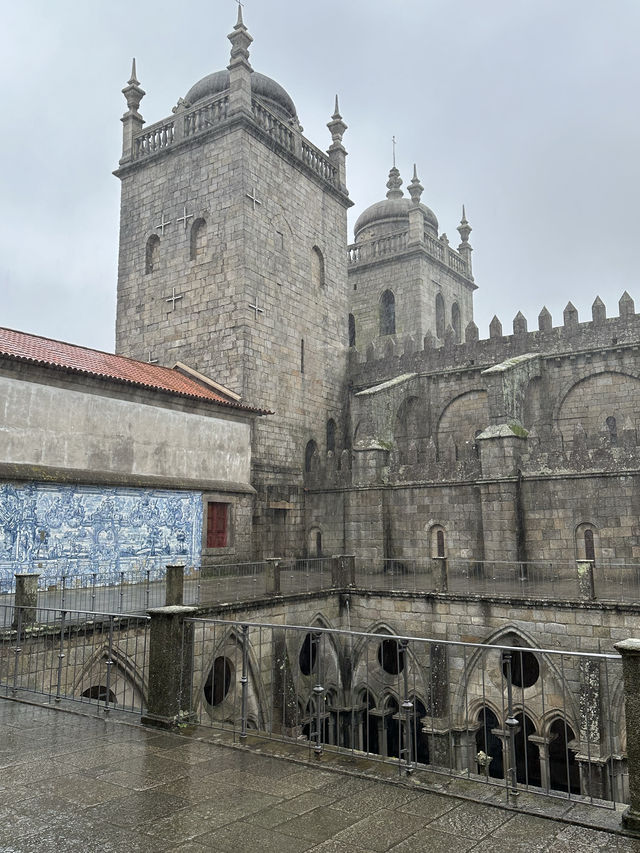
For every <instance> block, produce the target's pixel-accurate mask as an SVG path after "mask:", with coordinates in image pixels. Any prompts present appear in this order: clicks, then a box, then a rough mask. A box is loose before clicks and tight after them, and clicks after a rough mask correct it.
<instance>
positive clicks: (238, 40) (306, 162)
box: [115, 7, 351, 556]
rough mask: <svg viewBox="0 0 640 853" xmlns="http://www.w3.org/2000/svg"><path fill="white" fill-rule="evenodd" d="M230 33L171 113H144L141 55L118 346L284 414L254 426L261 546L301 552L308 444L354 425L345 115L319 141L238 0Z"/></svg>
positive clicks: (126, 121) (131, 87)
mask: <svg viewBox="0 0 640 853" xmlns="http://www.w3.org/2000/svg"><path fill="white" fill-rule="evenodd" d="M228 38H229V41H230V42H231V57H230V62H229V65H228V67H227V68H226V69H224V70H222V71H218V72H215V73H213V74H209V75H208V76H206V77H204V78H203V79H202V80H200V81H199V82H197V83H196V84H195V85H194V86H192V88H191V89H190V90H189V92H187V94H186V95H185V97H184V98H180V99H179V101H178V103H177V105H176V106H175V107H174V108H173V111H172V115H171V116H170V117H169V118H166V119H163V120H161V121H159V122H156V123H155V124H151V125H145V124H144V120H143V118H142V116H141V115H140V113H139V112H138V110H139V106H140V102H141V100H142V98H143V96H144V94H145V93H144V91H143V90H142V89H141V88H140V84H139V82H138V80H137V77H136V70H135V64H134V68H133V71H132V76H131V79H130V80H129V82H128V84H127V86H126V87H125V88H124V89H123V94H124V95H125V98H126V100H127V106H128V110H127V112H126V113H125V114H124V116H123V117H122V122H123V152H122V159H121V160H120V164H119V168H118V169H117V171H116V172H115V174H116V175H117V177H118V178H120V181H121V183H122V200H121V217H120V254H119V270H118V305H117V321H116V349H117V352H118V353H121V354H124V355H128V356H132V357H134V358H138V359H141V360H143V361H147V360H149V361H153V362H155V361H157V362H159V363H160V364H164V365H168V366H173V365H174V364H175V363H176V362H177V361H180V362H182V363H185V364H187V365H189V366H190V367H192V368H194V369H196V370H198V371H199V372H200V373H202V374H205V375H206V376H208V377H211V378H213V379H215V380H216V381H218V382H220V383H222V384H224V385H225V386H226V387H228V388H229V389H231V391H233V392H235V393H236V394H238V395H240V397H241V399H242V400H243V401H244V402H246V403H249V404H252V405H256V406H259V407H261V408H264V409H269V410H271V411H272V412H273V413H274V414H272V415H271V416H269V417H266V418H260V419H259V422H258V423H256V426H255V435H254V477H253V482H254V486H255V488H256V490H257V492H258V499H257V503H256V509H255V513H254V532H255V543H256V552H257V555H258V556H260V555H268V554H270V553H273V552H274V551H277V552H278V555H280V554H292V553H296V554H299V553H302V552H303V551H304V542H303V541H302V540H301V530H302V515H303V505H302V500H303V490H302V480H303V473H304V466H305V449H306V448H308V446H311V445H310V442H315V446H316V447H317V449H318V452H322V451H323V450H326V448H324V446H323V445H324V441H325V430H326V424H327V422H328V420H329V419H333V420H334V421H335V422H336V423H337V425H338V435H341V434H342V433H343V432H344V430H343V429H341V427H342V426H343V424H342V417H343V414H342V400H343V388H344V382H345V369H346V352H347V344H348V330H347V315H348V307H347V263H346V243H347V224H346V211H347V209H348V207H349V206H350V205H351V201H350V200H349V197H348V193H347V189H346V186H345V180H346V177H345V175H346V173H345V158H346V151H345V149H344V147H343V145H342V136H343V134H344V131H345V129H346V125H345V124H344V122H343V121H342V117H341V116H340V114H339V112H338V108H337V100H336V109H335V112H334V115H333V117H332V120H331V121H330V122H329V125H328V127H329V129H330V131H331V137H332V142H331V145H330V147H329V150H328V152H327V153H324V152H323V151H321V150H320V149H319V148H316V147H315V146H314V145H313V144H312V143H311V142H309V141H308V140H307V139H305V137H304V136H303V135H302V127H301V125H300V122H299V120H298V116H297V112H296V108H295V106H294V103H293V101H292V100H291V98H290V96H289V95H288V94H287V92H286V91H285V90H284V89H283V88H282V86H280V85H279V84H278V83H276V82H275V81H274V80H272V79H271V78H269V77H267V76H265V75H263V74H260V73H258V72H256V71H254V70H253V69H252V67H251V64H250V62H249V47H250V45H251V43H252V41H253V39H252V37H251V35H250V34H249V32H248V30H247V28H246V26H245V25H244V22H243V19H242V9H241V7H239V9H238V20H237V23H236V25H235V27H234V28H233V31H232V32H231V34H230V35H229V37H228ZM335 449H336V451H339V450H340V449H341V448H340V447H336V448H335ZM307 462H308V460H307Z"/></svg>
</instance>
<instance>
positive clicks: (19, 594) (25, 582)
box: [11, 574, 40, 628]
mask: <svg viewBox="0 0 640 853" xmlns="http://www.w3.org/2000/svg"><path fill="white" fill-rule="evenodd" d="M39 578H40V575H32V574H16V596H15V600H14V604H15V608H14V611H13V624H12V626H11V627H12V628H16V627H17V624H18V613H19V612H20V611H21V622H22V625H23V626H24V625H33V623H34V622H35V621H36V608H37V605H38V580H39Z"/></svg>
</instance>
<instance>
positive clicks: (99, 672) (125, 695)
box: [72, 642, 147, 711]
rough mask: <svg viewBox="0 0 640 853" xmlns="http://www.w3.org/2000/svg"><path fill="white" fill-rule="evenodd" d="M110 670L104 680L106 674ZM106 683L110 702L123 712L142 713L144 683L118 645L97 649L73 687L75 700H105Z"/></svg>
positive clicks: (145, 693) (145, 694) (138, 672)
mask: <svg viewBox="0 0 640 853" xmlns="http://www.w3.org/2000/svg"><path fill="white" fill-rule="evenodd" d="M108 661H110V662H111V663H110V664H108ZM108 670H110V672H109V674H108V678H107V671H108ZM107 681H109V693H110V696H109V699H110V701H113V698H115V705H116V707H118V708H120V709H122V710H130V711H140V710H142V708H143V706H144V704H145V702H146V697H147V683H146V680H145V678H144V674H143V673H141V672H140V671H139V670H138V668H137V666H136V663H135V661H134V660H133V659H132V658H130V657H129V656H128V655H127V653H126V652H125V651H124V650H123V649H121V648H120V647H119V646H118V645H112V647H111V649H109V645H108V643H107V642H105V643H104V644H103V645H102V646H100V647H99V648H97V649H96V650H95V652H94V653H93V654H92V655H91V657H90V658H89V659H88V660H87V662H86V664H85V666H84V667H83V668H82V671H81V673H80V675H79V676H78V677H77V679H76V680H75V682H74V684H73V689H72V695H73V696H74V697H77V698H80V699H82V698H84V699H93V700H100V701H104V699H103V696H104V692H101V691H106V684H107Z"/></svg>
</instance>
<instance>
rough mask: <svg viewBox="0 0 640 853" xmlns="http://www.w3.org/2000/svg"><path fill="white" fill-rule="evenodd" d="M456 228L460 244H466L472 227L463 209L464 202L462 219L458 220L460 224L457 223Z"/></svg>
mask: <svg viewBox="0 0 640 853" xmlns="http://www.w3.org/2000/svg"><path fill="white" fill-rule="evenodd" d="M456 230H457V231H458V233H459V234H460V238H461V240H462V244H463V245H464V244H468V243H469V234H471V232H472V231H473V228H472V227H471V226H470V225H469V223H468V222H467V212H466V211H465V209H464V204H463V205H462V219H461V220H460V225H458V228H457V229H456Z"/></svg>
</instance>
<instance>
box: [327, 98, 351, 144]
mask: <svg viewBox="0 0 640 853" xmlns="http://www.w3.org/2000/svg"><path fill="white" fill-rule="evenodd" d="M327 127H328V128H329V130H330V132H331V141H332V147H333V146H338V145H341V143H342V137H343V136H344V132H345V130H346V129H347V125H346V124H345V123H344V121H343V120H342V116H341V115H340V107H339V106H338V96H337V95H336V103H335V107H334V110H333V115H332V116H331V121H330V122H328V124H327Z"/></svg>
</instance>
